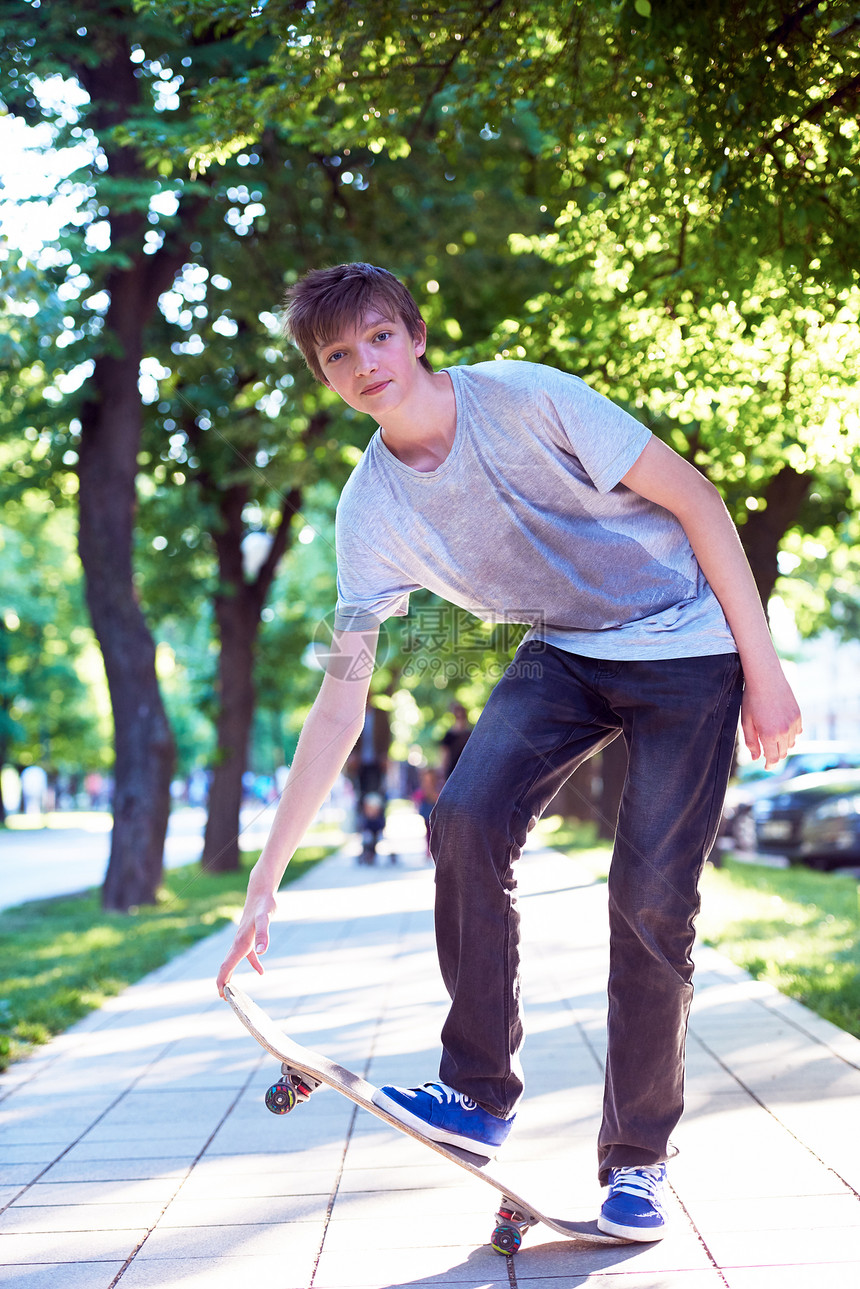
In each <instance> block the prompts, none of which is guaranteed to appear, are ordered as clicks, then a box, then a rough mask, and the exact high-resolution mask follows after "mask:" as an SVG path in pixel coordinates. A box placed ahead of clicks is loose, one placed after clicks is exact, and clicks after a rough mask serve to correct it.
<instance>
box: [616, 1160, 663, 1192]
mask: <svg viewBox="0 0 860 1289" xmlns="http://www.w3.org/2000/svg"><path fill="white" fill-rule="evenodd" d="M664 1177H665V1172H664V1169H663V1167H662V1165H660V1164H644V1165H642V1167H640V1168H634V1167H630V1166H623V1165H622V1167H620V1168H613V1170H612V1185H611V1187H610V1189H611V1190H612V1191H613V1193H614V1192H615V1191H624V1192H625V1193H626V1194H627V1195H641V1196H642V1197H643V1198H644V1199H649V1200H653V1199H654V1198H655V1197H657V1191H658V1187H659V1186H660V1183H661V1182H662V1181H663V1180H664Z"/></svg>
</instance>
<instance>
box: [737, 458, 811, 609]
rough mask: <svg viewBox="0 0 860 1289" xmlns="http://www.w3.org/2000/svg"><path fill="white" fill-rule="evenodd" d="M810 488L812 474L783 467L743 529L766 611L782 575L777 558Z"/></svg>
mask: <svg viewBox="0 0 860 1289" xmlns="http://www.w3.org/2000/svg"><path fill="white" fill-rule="evenodd" d="M811 487H812V475H808V474H798V472H797V471H796V470H794V469H793V468H792V467H791V466H788V465H787V466H784V467H783V468H782V470H780V471H779V473H778V474H775V475H773V477H772V478H771V479H769V480H768V483H767V487H766V488H765V490H764V501H765V506H764V508H763V509H762V510H753V511H752V512H751V513H750V516H749V519H748V520H747V521H746V523H745V524H744V525H743V526H742V527H741V528H740V535H741V541H742V543H743V547H744V550H745V551H746V556H747V559H748V560H749V562H750V567H751V569H752V574H753V577H754V578H755V584H756V586H757V587H758V593H759V595H760V596H761V601H762V604H763V605H764V606H765V608H767V603H768V600H769V599H770V597H771V595H772V594H773V588H774V585H775V583H776V579H777V577H778V575H779V569H778V567H777V562H776V558H777V555H778V554H779V546H780V542H781V541H782V539H783V537H784V536H785V534H786V533H787V532H788V530H789V528H791V527H792V526H793V525H794V524H795V523H797V520H798V518H799V516H800V512H801V509H802V507H803V503H804V502H805V501H806V498H807V495H808V493H809V489H810V488H811Z"/></svg>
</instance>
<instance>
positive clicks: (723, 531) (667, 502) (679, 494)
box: [622, 438, 802, 768]
mask: <svg viewBox="0 0 860 1289" xmlns="http://www.w3.org/2000/svg"><path fill="white" fill-rule="evenodd" d="M622 483H624V484H625V485H626V486H627V487H628V488H631V489H632V490H633V491H634V492H638V493H639V495H640V496H642V497H646V498H647V499H648V500H649V501H653V502H656V503H657V505H658V506H663V507H664V508H665V509H666V510H669V511H671V512H672V514H673V515H675V516H676V518H677V519H678V520H679V521H680V523H681V524H682V526H683V528H684V531H685V532H686V534H687V537H688V538H689V541H690V545H691V546H692V548H693V552H694V554H695V556H696V559H697V560H698V561H699V565H700V567H701V569H702V572H703V573H704V574H705V577H706V578H707V579H708V581H709V582H710V584H711V587H712V589H713V591H714V594H715V595H716V597H717V599H718V600H719V602H720V604H721V605H722V608H723V612H724V613H725V615H726V620H727V621H728V624H729V627H730V628H731V631H732V635H733V636H734V638H735V643H736V644H737V647H738V653H739V654H740V659H741V665H742V666H743V671H744V698H743V707H742V712H741V725H742V729H743V733H744V741H745V743H746V745H747V747H748V749H749V752H750V755H751V756H752V758H753V760H755V759H756V758H757V757H758V756H760V755H761V754H762V753H764V758H765V766H766V767H767V768H770V767H771V766H772V765H776V763H777V761H780V760H781V759H782V758H783V757H784V756H785V754H786V752H787V751H788V750H789V748H791V747H793V746H794V740H795V739H796V738H797V736H798V734H800V732H801V728H802V726H801V719H800V709H799V707H798V705H797V702H796V700H795V697H794V694H793V693H792V691H791V688H790V686H789V684H788V681H787V680H786V679H785V675H784V674H783V670H782V666H781V665H780V661H779V659H778V657H777V654H776V650H775V649H774V646H773V641H772V640H771V637H770V631H769V630H768V625H767V619H766V617H765V614H764V609H763V608H762V604H761V600H760V598H759V594H758V589H757V588H756V584H755V581H754V579H753V575H752V572H751V571H750V567H749V564H748V562H747V558H746V555H745V554H744V550H743V547H742V546H741V542H740V538H739V537H738V533H737V529H736V528H735V526H734V524H733V523H732V519H731V516H730V515H729V513H728V511H727V510H726V508H725V505H724V504H723V500H722V498H721V497H720V494H719V493H718V492H717V490H716V488H715V487H714V485H713V484H712V483H710V482H709V481H708V480H707V479H706V478H705V477H704V476H703V475H701V474H700V473H699V471H698V470H697V469H696V468H695V466H692V465H690V463H689V462H688V461H685V460H684V459H683V457H680V456H678V454H677V453H676V452H673V450H672V449H671V448H670V447H668V446H667V445H666V444H665V443H662V442H661V441H660V440H659V439H656V438H652V439H650V440H649V442H648V444H647V445H646V447H645V449H644V451H643V452H642V454H641V456H640V457H639V459H638V461H637V462H636V464H635V465H634V466H633V467H632V468H631V469H630V470H628V472H627V474H626V475H625V476H624V478H623V479H622Z"/></svg>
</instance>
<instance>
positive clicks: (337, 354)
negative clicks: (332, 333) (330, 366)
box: [326, 349, 343, 363]
mask: <svg viewBox="0 0 860 1289" xmlns="http://www.w3.org/2000/svg"><path fill="white" fill-rule="evenodd" d="M342 357H343V350H342V349H336V350H335V351H334V353H333V354H329V356H328V358H326V362H327V363H333V362H336V361H337V359H338V358H342Z"/></svg>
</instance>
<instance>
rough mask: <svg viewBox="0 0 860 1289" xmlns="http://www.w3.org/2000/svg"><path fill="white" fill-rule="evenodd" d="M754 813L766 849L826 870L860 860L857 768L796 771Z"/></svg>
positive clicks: (859, 777)
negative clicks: (795, 775)
mask: <svg viewBox="0 0 860 1289" xmlns="http://www.w3.org/2000/svg"><path fill="white" fill-rule="evenodd" d="M752 813H753V820H754V822H755V831H756V849H757V850H759V851H761V852H763V853H765V854H768V853H771V854H777V855H784V856H786V858H787V859H788V860H789V861H790V862H791V863H793V864H800V863H803V864H807V865H808V866H809V867H810V868H819V869H824V870H828V869H831V868H840V867H843V866H844V865H846V864H860V770H826V771H824V773H823V774H802V775H798V777H797V778H795V779H792V780H791V781H790V782H788V783H785V784H783V786H782V788H781V789H780V791H778V792H776V793H774V794H773V795H772V796H769V797H761V798H759V800H758V801H756V802H754V804H753V807H752Z"/></svg>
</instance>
